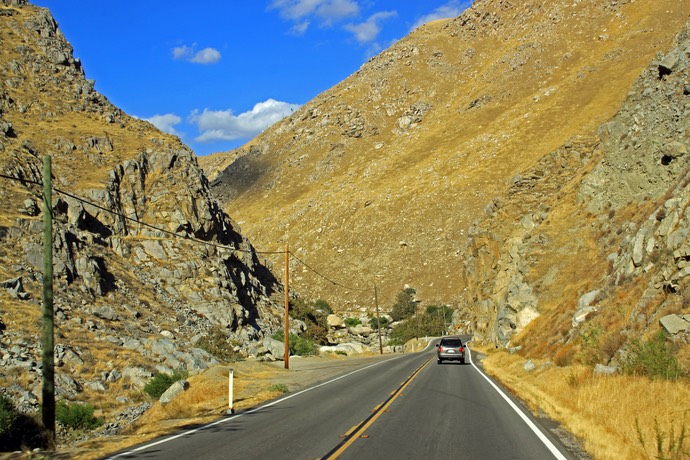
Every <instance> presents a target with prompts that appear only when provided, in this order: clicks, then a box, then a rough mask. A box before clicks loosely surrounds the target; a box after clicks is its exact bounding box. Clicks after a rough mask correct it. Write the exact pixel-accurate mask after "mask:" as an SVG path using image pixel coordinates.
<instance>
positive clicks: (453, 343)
mask: <svg viewBox="0 0 690 460" xmlns="http://www.w3.org/2000/svg"><path fill="white" fill-rule="evenodd" d="M441 345H443V346H444V347H461V346H462V342H461V341H460V339H444V340H441Z"/></svg>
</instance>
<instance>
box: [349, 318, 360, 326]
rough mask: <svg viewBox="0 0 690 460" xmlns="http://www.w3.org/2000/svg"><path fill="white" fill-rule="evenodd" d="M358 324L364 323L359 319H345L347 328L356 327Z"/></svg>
mask: <svg viewBox="0 0 690 460" xmlns="http://www.w3.org/2000/svg"><path fill="white" fill-rule="evenodd" d="M358 324H362V321H360V320H359V318H345V325H346V326H347V327H355V326H357V325H358Z"/></svg>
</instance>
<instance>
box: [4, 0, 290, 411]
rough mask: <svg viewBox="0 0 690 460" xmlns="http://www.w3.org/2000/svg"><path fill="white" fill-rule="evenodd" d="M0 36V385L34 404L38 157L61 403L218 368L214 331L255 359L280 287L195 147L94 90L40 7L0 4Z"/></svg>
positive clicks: (128, 398)
mask: <svg viewBox="0 0 690 460" xmlns="http://www.w3.org/2000/svg"><path fill="white" fill-rule="evenodd" d="M0 42H2V51H0V173H1V174H2V176H3V177H2V178H0V181H2V187H0V243H1V244H0V267H1V268H0V280H3V282H2V286H3V289H2V290H0V301H1V302H2V307H0V318H1V324H2V327H1V328H0V366H2V368H3V369H5V371H6V372H3V377H2V378H1V379H0V386H2V387H5V388H6V389H7V390H8V391H9V392H10V393H11V394H13V395H15V396H17V397H21V401H23V403H26V404H27V405H29V406H31V405H33V407H34V408H35V406H36V404H37V398H36V395H40V383H41V374H40V368H41V364H40V363H41V347H40V329H41V281H42V271H43V265H42V264H43V243H44V242H43V233H42V231H43V226H42V219H43V215H44V212H45V211H44V206H43V195H42V186H41V184H42V182H43V165H42V159H43V157H44V156H45V155H50V156H51V157H52V163H53V169H52V176H53V177H52V183H53V202H52V203H51V211H50V212H51V213H52V217H53V226H54V230H53V242H52V243H53V254H54V255H53V258H54V276H55V282H54V286H55V294H54V304H55V318H56V363H57V367H58V368H57V377H56V383H57V393H58V397H64V398H68V399H69V398H74V397H77V395H79V394H80V393H84V392H86V393H88V392H95V393H102V392H108V393H109V394H111V395H113V399H114V400H115V399H116V398H117V401H118V402H119V403H120V408H122V407H123V406H125V407H126V406H127V405H128V404H132V402H133V401H134V400H135V399H136V395H135V396H134V397H133V396H132V395H131V394H130V393H131V391H132V390H135V389H139V390H140V389H141V388H142V387H143V385H145V383H146V382H147V379H150V378H151V376H152V375H153V373H154V372H168V373H169V372H172V371H174V370H178V369H184V370H186V371H187V372H189V373H195V372H199V371H201V370H204V369H206V368H208V367H209V366H212V365H214V364H217V363H218V359H217V358H216V357H214V356H212V355H211V354H209V353H208V352H207V351H205V350H204V349H203V348H206V349H210V348H211V347H208V346H205V345H204V344H208V341H209V340H220V341H221V343H219V344H215V345H216V346H220V347H226V348H229V349H231V351H233V352H235V353H238V354H240V355H245V356H247V355H252V354H256V352H257V348H258V346H259V344H260V342H261V340H262V339H263V337H264V336H265V335H267V334H269V335H270V333H272V332H273V331H274V330H276V329H277V328H278V326H279V324H280V321H281V319H280V315H277V314H276V312H277V311H279V310H277V309H276V308H275V307H274V304H273V301H272V300H271V296H272V295H273V294H274V293H275V292H276V291H277V290H280V289H282V288H281V286H280V285H279V283H278V282H277V280H276V278H275V277H274V275H273V274H272V273H271V271H270V270H269V268H268V267H267V266H266V264H265V262H264V261H263V260H261V259H260V255H259V254H257V252H256V251H255V250H254V248H253V246H252V245H251V243H250V242H249V240H248V239H247V238H245V237H244V236H243V235H242V234H241V233H240V229H239V226H238V225H237V224H236V223H235V222H234V221H233V220H232V219H231V218H230V217H229V216H228V215H226V214H225V213H224V212H223V210H222V209H221V207H220V206H219V204H218V202H217V201H216V200H215V199H214V198H213V197H212V195H211V193H210V188H209V183H208V180H207V179H206V177H205V176H204V174H203V172H202V171H201V169H200V168H199V166H198V164H197V159H196V157H195V156H194V154H193V153H192V152H191V150H189V149H188V148H187V147H185V146H184V145H182V144H181V142H180V141H179V139H177V138H175V137H172V136H168V135H166V134H163V133H161V132H159V131H158V130H157V129H155V128H154V127H153V126H151V125H150V124H148V123H146V122H143V121H141V120H137V119H134V118H131V117H129V116H128V115H126V114H125V113H123V112H122V111H121V110H119V109H118V108H116V107H115V106H113V105H112V104H111V103H110V102H109V101H108V100H107V98H105V97H104V96H103V95H101V94H99V93H98V92H96V91H95V90H94V82H90V81H87V80H86V79H85V78H84V72H83V69H82V66H81V63H80V62H79V60H78V59H75V58H74V57H73V53H72V48H71V47H70V45H69V44H68V43H67V42H66V41H65V39H64V37H63V35H62V33H61V32H60V29H59V28H58V27H57V24H56V22H55V20H54V19H53V18H52V16H51V15H50V13H49V11H48V10H46V9H42V8H37V7H34V6H32V5H30V4H28V3H27V2H25V1H22V0H2V1H0ZM218 332H220V333H218ZM218 337H220V339H218ZM214 338H215V339H214ZM20 374H21V378H20V379H15V378H14V377H13V376H15V377H16V376H17V375H20ZM20 381H21V382H23V385H22V386H21V388H20V386H19V383H13V382H20ZM139 390H136V391H139ZM25 392H28V393H25ZM21 395H24V396H21ZM27 395H33V397H31V396H27ZM25 409H26V408H25ZM123 410H124V409H123Z"/></svg>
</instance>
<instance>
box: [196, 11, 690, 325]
mask: <svg viewBox="0 0 690 460" xmlns="http://www.w3.org/2000/svg"><path fill="white" fill-rule="evenodd" d="M688 14H690V1H688V0H680V1H679V0H637V1H617V2H611V1H604V0H582V1H571V0H552V1H548V2H528V1H523V0H518V1H507V0H482V1H476V2H475V3H474V6H473V7H472V8H471V9H469V10H467V11H466V12H465V13H463V14H462V15H461V16H459V17H457V18H455V19H450V20H442V21H436V22H434V23H430V24H427V25H425V26H423V27H421V28H419V29H417V30H415V31H414V32H413V33H411V34H410V35H409V36H407V37H405V38H403V39H402V40H400V41H399V42H397V43H396V44H394V45H393V46H392V47H391V48H390V49H388V50H386V51H384V52H382V53H381V54H379V55H377V56H376V57H374V58H372V59H371V60H370V61H369V62H367V63H366V64H365V65H363V66H362V68H361V69H360V70H359V71H357V72H356V73H355V74H354V75H352V76H351V77H349V78H347V79H346V80H345V81H343V82H342V83H340V84H338V85H337V86H335V87H334V88H332V89H331V90H328V91H326V92H325V93H323V94H321V95H319V96H318V97H316V98H315V99H314V100H312V101H310V102H309V103H308V104H306V105H305V106H303V107H302V108H301V109H300V110H299V111H297V112H295V113H294V114H293V115H292V116H290V117H288V118H286V119H284V120H283V121H282V122H280V123H278V124H276V125H274V126H273V127H272V128H270V129H268V130H266V131H265V132H264V133H262V134H261V135H259V136H258V137H257V138H255V139H254V140H252V141H251V142H250V143H249V144H247V145H246V146H245V147H243V148H241V149H239V150H237V151H233V152H229V153H227V154H217V155H215V156H212V157H209V158H202V159H200V161H201V163H202V165H203V166H204V167H205V168H206V171H207V173H208V174H209V177H212V178H213V182H212V187H213V191H214V192H215V193H216V194H217V195H218V196H219V197H221V199H222V201H223V203H224V208H225V209H226V211H228V212H229V213H230V214H232V215H233V216H234V217H235V218H236V219H237V220H238V222H240V224H242V226H243V229H244V230H245V231H246V232H247V234H248V236H249V237H251V238H252V241H254V242H255V244H257V246H259V247H262V248H276V247H278V246H277V243H276V242H282V241H288V242H289V243H290V245H291V248H293V249H294V251H296V254H297V255H298V256H300V257H301V258H303V260H305V261H306V262H307V263H311V264H312V265H313V266H314V267H316V268H318V269H319V270H320V272H321V273H322V274H323V275H326V276H327V277H329V278H331V279H335V280H337V281H339V282H340V283H341V284H343V285H345V286H346V287H348V288H352V289H349V290H348V289H344V288H343V287H340V286H338V285H333V284H331V283H330V282H329V281H328V280H325V279H324V278H322V277H319V276H317V275H315V274H314V273H313V272H311V271H309V270H303V269H302V268H301V267H300V266H299V265H297V266H296V267H295V268H296V269H297V272H296V273H297V277H296V279H295V286H298V287H297V289H298V290H300V291H301V292H303V293H306V294H307V295H310V296H312V297H313V298H318V297H323V298H326V299H327V300H328V301H329V302H331V304H332V305H334V306H335V307H336V309H337V308H342V309H347V308H350V307H352V306H353V305H363V306H368V307H371V306H372V305H373V295H372V294H373V292H372V291H373V289H372V288H371V286H372V285H373V284H374V283H376V284H378V285H379V287H380V288H381V292H382V293H383V295H382V299H385V300H384V301H385V302H388V303H390V302H391V299H394V298H395V295H396V294H397V292H399V291H400V290H401V289H402V288H403V286H404V285H405V284H409V285H411V286H412V287H414V288H416V289H417V291H418V294H419V297H420V299H422V300H423V301H425V302H453V303H454V304H456V305H466V303H467V299H471V298H472V297H467V296H468V294H467V291H465V290H468V291H469V292H479V291H481V290H482V289H484V287H483V286H484V284H483V283H485V282H486V283H492V282H493V279H476V278H473V277H472V274H471V273H470V274H467V273H466V272H467V270H468V266H473V265H475V264H476V263H475V262H474V261H473V259H472V258H471V257H469V256H468V255H467V252H466V247H467V244H468V241H469V242H470V245H474V244H475V243H476V242H477V241H478V235H479V234H478V233H477V232H480V233H481V232H483V231H493V228H487V227H486V226H485V224H484V223H482V222H486V220H485V219H486V217H485V211H486V210H487V209H488V211H489V213H490V214H492V213H496V215H497V216H498V217H496V218H495V220H493V221H491V225H493V224H494V223H495V224H496V225H497V226H499V227H501V228H502V227H504V226H508V227H510V226H513V225H514V224H516V223H517V224H518V225H523V226H536V225H538V224H540V223H541V222H542V221H549V222H552V221H553V222H556V224H555V225H558V226H559V227H558V231H557V234H556V235H555V236H554V237H553V238H551V239H550V240H548V241H546V240H545V241H544V242H543V246H544V247H546V248H551V247H556V245H560V248H561V249H560V250H561V251H562V252H564V254H563V255H562V254H559V253H558V252H557V251H550V252H548V253H544V254H543V255H542V254H541V253H540V254H539V258H538V262H539V263H540V264H541V265H542V266H543V267H552V266H553V267H556V266H560V264H562V263H564V259H563V258H564V257H567V258H574V259H576V260H587V259H589V258H590V257H596V259H592V263H591V264H590V265H591V266H590V267H588V268H587V269H584V271H579V272H575V271H574V270H575V267H573V268H572V270H571V272H570V275H571V276H572V277H569V278H567V279H568V280H570V281H571V282H573V283H574V284H578V283H580V281H578V280H579V279H580V278H582V277H584V278H585V279H586V280H590V279H592V278H596V277H598V276H600V275H601V274H603V273H604V272H605V271H606V265H607V262H606V257H607V255H606V254H604V255H603V256H602V254H600V253H599V252H598V251H599V250H598V249H597V248H595V247H590V246H591V245H592V244H593V243H591V242H590V241H591V238H590V236H591V235H590V234H591V233H592V228H593V227H592V226H591V225H592V224H596V222H598V220H597V215H595V214H590V215H582V216H579V218H578V219H577V220H576V221H573V220H572V219H575V217H574V216H571V215H568V214H553V212H554V211H555V210H558V212H561V213H563V212H564V209H565V208H563V207H562V206H560V205H562V203H563V202H565V201H568V200H573V201H574V200H576V197H577V196H580V198H579V200H581V201H591V202H592V204H591V205H590V204H589V203H585V204H584V205H583V206H584V208H585V209H588V208H590V207H593V208H596V209H600V208H601V207H602V206H604V207H605V206H608V205H607V204H606V202H605V201H607V200H605V199H604V198H605V197H604V196H603V195H601V194H598V193H593V194H591V193H590V194H589V195H587V196H585V195H584V194H580V193H579V191H578V190H577V189H576V188H574V186H571V188H566V189H564V188H562V187H563V186H564V184H565V183H566V182H567V181H568V180H570V179H573V178H576V177H579V175H581V174H583V173H584V171H585V170H586V168H587V167H590V168H591V167H592V165H593V164H594V162H595V161H597V160H598V157H597V154H595V148H596V147H597V146H598V145H600V140H599V138H598V134H597V133H598V129H599V127H600V126H601V125H602V124H604V123H606V122H608V121H609V120H610V119H611V118H612V117H614V116H615V115H616V113H617V112H618V111H619V109H620V107H621V104H623V102H624V101H625V100H626V98H627V97H628V93H629V92H630V91H632V88H633V84H634V82H635V81H636V79H637V78H638V77H639V76H640V74H641V73H642V72H646V71H647V70H646V69H648V68H649V66H650V62H652V61H653V60H654V59H657V55H658V54H659V53H667V52H668V51H669V50H671V49H672V48H673V45H672V43H673V39H674V37H675V35H676V34H677V33H678V31H679V30H680V29H681V27H683V25H684V23H685V21H686V19H687V17H688ZM648 116H651V115H648ZM638 117H639V115H638ZM640 123H642V122H640ZM638 142H641V141H638ZM643 147H644V145H643V144H640V145H638V146H637V148H636V149H635V150H634V151H635V152H641V151H642V150H640V149H641V148H643ZM597 151H598V150H597ZM650 155H651V154H650ZM236 157H237V158H236ZM228 163H229V166H226V165H227V164H228ZM587 165H589V166H587ZM665 171H666V172H665V174H667V175H668V174H672V173H671V171H674V172H675V171H676V170H675V166H672V168H671V169H669V168H666V169H665ZM645 173H647V171H645ZM593 184H594V183H593ZM536 186H539V187H545V188H546V189H548V191H550V192H553V193H549V194H546V192H545V191H544V192H543V193H542V194H541V195H538V194H536V193H533V192H536V191H537V190H535V189H533V187H536ZM659 186H660V187H661V184H659ZM546 189H545V190H546ZM590 190H595V189H593V188H591V187H590ZM633 192H635V193H637V191H636V190H621V191H620V192H619V195H620V200H617V201H616V203H615V205H616V206H617V207H618V206H621V204H622V203H621V202H620V201H621V200H622V202H623V203H625V202H627V201H629V200H631V199H633V198H635V197H637V195H634V194H633ZM612 193H613V192H612ZM511 197H513V198H514V200H517V199H518V198H520V199H522V200H526V201H525V202H524V203H520V202H518V201H515V202H516V203H517V204H521V206H520V208H519V209H520V210H524V209H525V207H526V206H529V207H530V212H531V214H530V216H533V217H531V219H528V220H526V221H525V222H523V223H521V222H522V217H523V213H521V212H518V211H517V210H515V211H512V210H511V211H506V210H505V208H502V207H501V206H502V205H503V203H507V202H509V201H510V200H509V199H510V198H511ZM511 202H512V201H511ZM499 208H500V209H499ZM619 215H620V214H619ZM561 218H563V219H561ZM513 219H519V220H518V221H514V220H513ZM570 224H576V225H570ZM480 229H481V230H480ZM497 230H498V229H497ZM561 231H562V232H561ZM563 232H564V233H563ZM538 233H539V232H535V235H536V234H538ZM497 235H498V236H497V238H498V241H497V242H496V243H495V244H494V243H492V244H491V245H490V247H491V248H492V250H495V251H496V253H495V254H494V253H491V254H489V255H487V258H486V259H482V260H484V261H485V262H486V263H494V262H495V261H496V260H497V259H499V258H500V257H505V255H502V254H503V253H501V254H499V253H498V251H503V250H505V248H506V242H505V241H504V240H503V238H505V237H506V236H504V233H503V232H498V233H497ZM584 241H588V242H589V243H587V245H585V246H583V245H584ZM585 250H587V252H585ZM489 256H490V257H489ZM547 256H549V257H551V256H555V257H556V258H555V259H550V258H547ZM468 257H469V258H468ZM532 257H536V255H532ZM579 265H583V264H579ZM600 266H601V267H600ZM597 267H600V268H597ZM300 270H301V271H300ZM495 270H497V267H490V269H489V271H490V272H491V275H492V276H493V274H494V271H495ZM516 270H518V271H520V270H522V269H521V268H516ZM554 270H555V268H554ZM547 271H548V270H547ZM293 273H295V272H293ZM559 273H561V272H560V271H559ZM486 274H487V276H488V275H489V273H488V272H487V273H486ZM507 276H508V277H509V278H512V277H513V274H512V272H511V273H510V274H508V275H507ZM562 276H565V275H562ZM554 280H555V278H554ZM559 281H560V278H559ZM581 282H582V283H584V284H587V282H585V281H584V280H583V281H581ZM551 286H552V288H553V290H551V291H548V292H546V293H544V294H542V295H545V296H546V297H547V298H551V297H554V298H558V297H559V296H560V295H561V294H562V293H561V292H560V287H561V284H559V283H557V282H555V281H554V282H553V283H552V284H551ZM574 292H575V293H576V297H578V296H577V292H578V289H574ZM486 295H487V296H488V295H489V293H487V294H486ZM491 295H493V294H491ZM496 295H499V294H496ZM532 295H534V294H532ZM524 296H527V297H529V295H528V294H527V293H525V292H523V291H521V292H520V293H519V297H520V298H522V297H524ZM530 299H531V297H530ZM564 301H567V302H571V300H564ZM575 301H576V300H575ZM530 302H531V303H532V304H534V305H537V304H539V305H540V304H541V303H542V302H547V303H548V302H550V300H547V299H546V298H545V299H537V300H534V301H532V300H530ZM539 305H537V306H536V307H535V308H534V310H536V311H537V312H538V311H539V310H540V308H541V307H540V306H539ZM488 321H489V322H491V321H493V319H492V318H489V319H488Z"/></svg>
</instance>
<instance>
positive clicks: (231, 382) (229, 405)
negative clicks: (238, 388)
mask: <svg viewBox="0 0 690 460" xmlns="http://www.w3.org/2000/svg"><path fill="white" fill-rule="evenodd" d="M234 373H235V371H234V370H233V369H230V373H229V375H228V414H229V415H232V414H234V413H235V409H233V408H232V389H233V388H232V385H233V381H232V380H233V378H234Z"/></svg>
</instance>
